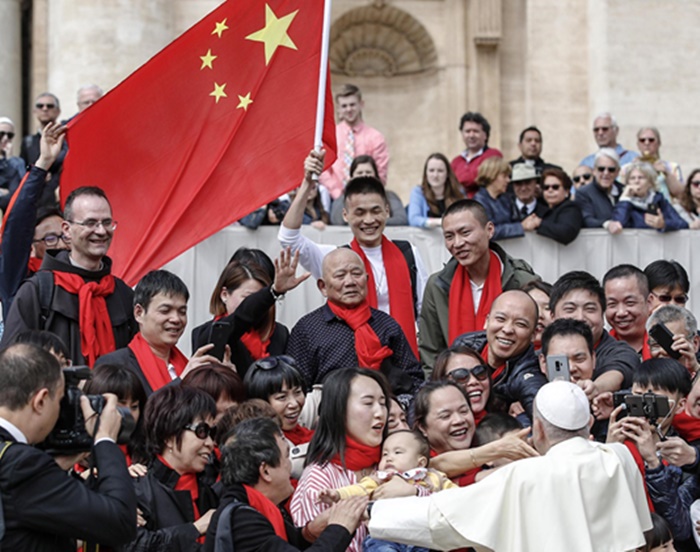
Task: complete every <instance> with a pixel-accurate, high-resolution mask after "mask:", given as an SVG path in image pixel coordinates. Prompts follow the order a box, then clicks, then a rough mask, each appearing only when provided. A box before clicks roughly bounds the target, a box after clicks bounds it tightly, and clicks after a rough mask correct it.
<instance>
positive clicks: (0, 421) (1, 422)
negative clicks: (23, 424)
mask: <svg viewBox="0 0 700 552" xmlns="http://www.w3.org/2000/svg"><path fill="white" fill-rule="evenodd" d="M0 427H1V428H3V429H4V430H5V431H7V432H8V433H9V434H10V435H12V437H14V439H15V441H17V442H18V443H24V444H25V445H26V444H28V443H27V438H26V437H25V435H24V433H22V430H21V429H20V428H18V427H17V426H16V425H15V424H13V423H12V422H10V421H9V420H6V419H5V418H0Z"/></svg>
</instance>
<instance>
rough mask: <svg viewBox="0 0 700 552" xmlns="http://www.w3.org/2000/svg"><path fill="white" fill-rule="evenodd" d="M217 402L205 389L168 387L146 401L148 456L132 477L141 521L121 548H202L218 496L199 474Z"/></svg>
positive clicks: (206, 458)
mask: <svg viewBox="0 0 700 552" xmlns="http://www.w3.org/2000/svg"><path fill="white" fill-rule="evenodd" d="M215 415H216V403H215V402H214V399H212V398H211V397H210V396H209V395H208V394H207V393H205V392H204V391H200V390H198V389H194V388H192V387H188V386H184V385H168V386H166V387H163V388H162V389H159V390H158V391H156V392H155V393H153V395H151V396H150V397H149V399H148V401H147V402H146V409H145V413H144V425H145V428H146V439H147V444H148V449H149V452H150V454H151V461H150V463H149V466H148V473H147V474H146V475H145V476H143V477H139V478H137V479H135V480H134V481H135V482H134V484H135V486H136V496H137V500H138V507H139V509H140V510H141V512H142V516H143V518H144V520H145V522H146V523H145V526H144V527H139V529H138V534H137V537H136V540H134V541H132V542H131V543H130V544H128V545H127V546H126V547H125V548H124V550H125V551H137V550H149V551H161V550H162V551H168V552H173V551H175V552H177V551H183V552H184V551H188V552H192V551H196V550H200V549H201V545H202V543H203V542H204V535H205V534H206V532H207V529H208V527H209V521H210V520H211V516H212V515H213V513H214V510H215V509H216V507H217V505H218V498H217V496H216V495H215V494H214V492H213V491H212V489H211V487H210V486H209V485H210V484H213V482H208V481H204V478H203V477H202V475H201V474H202V473H203V472H204V469H205V468H206V466H207V463H208V462H209V457H210V455H211V453H212V451H213V450H214V441H213V440H212V435H213V432H214V425H213V422H214V416H215Z"/></svg>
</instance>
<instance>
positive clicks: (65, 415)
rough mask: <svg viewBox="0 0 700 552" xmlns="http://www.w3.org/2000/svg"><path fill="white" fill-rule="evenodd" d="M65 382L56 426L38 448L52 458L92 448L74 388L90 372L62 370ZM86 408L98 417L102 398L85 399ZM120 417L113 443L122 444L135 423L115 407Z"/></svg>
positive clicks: (124, 410)
mask: <svg viewBox="0 0 700 552" xmlns="http://www.w3.org/2000/svg"><path fill="white" fill-rule="evenodd" d="M63 376H64V378H65V382H66V383H65V393H64V395H63V399H61V410H60V413H59V415H58V421H57V422H56V425H55V426H54V428H53V429H52V430H51V433H49V435H48V437H47V438H46V440H45V441H44V442H43V443H42V444H41V448H43V449H44V450H45V451H46V452H48V453H49V454H53V455H71V454H77V453H79V452H88V451H89V450H90V449H91V448H92V442H93V438H92V437H91V436H90V434H89V433H88V432H87V430H86V429H85V418H84V416H83V411H82V409H81V408H80V397H81V395H83V392H82V391H81V390H80V388H79V387H78V385H79V384H80V382H81V381H83V380H87V379H90V377H91V376H92V372H91V370H90V368H89V367H88V366H71V367H69V368H64V369H63ZM86 396H87V398H88V400H89V401H90V406H91V407H92V409H93V410H94V411H95V413H96V414H97V423H99V416H100V414H102V410H103V408H104V406H105V398H104V397H103V396H102V395H86ZM117 410H119V413H120V414H121V416H122V422H121V427H120V428H119V437H118V438H117V443H118V444H120V445H123V444H126V443H128V442H129V439H130V438H131V434H132V433H133V432H134V429H135V427H136V422H135V420H134V418H133V416H132V415H131V412H130V411H129V409H128V408H125V407H121V406H119V407H117Z"/></svg>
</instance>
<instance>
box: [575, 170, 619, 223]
mask: <svg viewBox="0 0 700 552" xmlns="http://www.w3.org/2000/svg"><path fill="white" fill-rule="evenodd" d="M621 193H622V184H620V183H619V182H615V183H614V184H613V200H614V202H615V203H617V200H618V198H619V197H620V194H621ZM574 201H575V202H576V204H577V205H578V206H579V207H580V208H581V213H582V214H583V227H584V228H601V227H602V226H603V223H604V222H605V221H606V220H610V219H611V218H612V214H613V209H614V205H613V203H611V202H610V199H609V198H608V194H607V193H606V192H605V190H603V188H601V187H600V185H599V184H598V183H597V182H596V181H595V180H594V181H593V182H591V183H590V184H586V185H585V186H583V187H581V188H579V189H578V190H576V197H574Z"/></svg>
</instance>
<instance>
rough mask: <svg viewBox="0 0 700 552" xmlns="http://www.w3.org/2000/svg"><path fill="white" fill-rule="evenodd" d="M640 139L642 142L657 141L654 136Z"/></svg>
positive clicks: (650, 142) (651, 142)
mask: <svg viewBox="0 0 700 552" xmlns="http://www.w3.org/2000/svg"><path fill="white" fill-rule="evenodd" d="M638 140H639V141H640V142H641V143H642V144H653V143H654V142H656V138H653V137H652V138H638Z"/></svg>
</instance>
